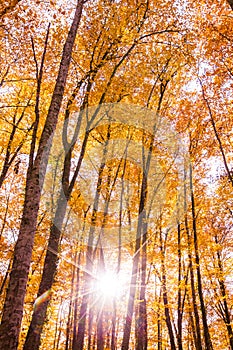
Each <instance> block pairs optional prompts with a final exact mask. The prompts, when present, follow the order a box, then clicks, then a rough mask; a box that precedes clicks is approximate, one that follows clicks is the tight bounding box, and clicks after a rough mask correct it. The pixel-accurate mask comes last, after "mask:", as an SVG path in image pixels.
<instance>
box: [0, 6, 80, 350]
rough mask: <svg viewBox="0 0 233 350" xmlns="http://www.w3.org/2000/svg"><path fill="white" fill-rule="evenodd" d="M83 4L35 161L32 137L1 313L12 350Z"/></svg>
mask: <svg viewBox="0 0 233 350" xmlns="http://www.w3.org/2000/svg"><path fill="white" fill-rule="evenodd" d="M83 4H84V1H78V2H77V7H76V12H75V15H74V20H73V22H72V25H71V29H70V31H69V33H68V36H67V40H66V42H65V45H64V48H63V54H62V59H61V64H60V69H59V73H58V76H57V80H56V85H55V89H54V92H53V96H52V100H51V104H50V108H49V111H48V115H47V118H46V122H45V126H44V129H43V133H42V135H41V138H40V143H39V147H38V151H37V154H36V157H35V160H33V158H34V145H33V142H35V141H34V140H32V149H31V159H30V160H31V161H33V163H31V164H30V166H29V168H28V173H27V184H26V192H25V202H24V211H23V217H22V222H21V227H20V233H19V237H18V241H17V243H16V246H15V250H14V261H13V265H12V271H11V274H10V281H9V286H8V290H7V295H6V300H5V304H4V310H3V316H2V323H1V338H0V344H1V347H2V348H6V347H8V348H9V349H16V348H17V345H18V336H19V331H20V324H21V320H22V315H23V303H24V298H25V293H26V285H27V278H28V272H29V267H30V262H31V254H32V248H33V241H34V235H35V229H36V222H37V214H38V210H39V203H40V195H41V183H40V182H42V183H43V179H44V175H45V171H46V166H47V161H48V153H49V149H50V147H51V140H50V138H51V136H52V133H53V132H54V130H55V128H56V124H57V119H58V114H59V110H60V107H61V103H62V98H63V92H64V88H65V84H66V79H67V75H68V69H69V65H70V61H71V54H72V48H73V44H74V40H75V37H76V33H77V29H78V26H79V23H80V19H81V15H82V9H83ZM36 118H37V116H36ZM34 130H35V135H34V137H36V131H37V129H36V124H35V129H34ZM16 290H17V292H16ZM12 300H14V303H12Z"/></svg>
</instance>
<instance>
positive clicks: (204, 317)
mask: <svg viewBox="0 0 233 350" xmlns="http://www.w3.org/2000/svg"><path fill="white" fill-rule="evenodd" d="M189 174H190V192H191V204H192V222H193V240H194V250H195V262H196V273H197V288H198V294H199V299H200V305H201V314H202V322H203V332H204V339H205V346H206V350H213V346H212V342H211V338H210V334H209V327H208V323H207V314H206V307H205V302H204V296H203V291H202V280H201V268H200V257H199V247H198V237H197V225H196V214H195V200H194V192H193V177H192V165H191V164H190V167H189Z"/></svg>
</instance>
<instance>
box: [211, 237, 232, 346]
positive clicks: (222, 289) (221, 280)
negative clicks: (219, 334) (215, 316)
mask: <svg viewBox="0 0 233 350" xmlns="http://www.w3.org/2000/svg"><path fill="white" fill-rule="evenodd" d="M215 242H216V244H219V242H218V238H217V236H215ZM217 259H218V268H219V272H220V278H218V283H219V287H220V292H221V296H222V299H223V312H224V322H225V324H226V328H227V333H228V337H229V343H230V348H231V350H233V330H232V326H231V316H230V311H229V308H228V304H227V291H226V286H225V282H224V278H223V266H222V261H221V256H220V252H219V250H218V251H217Z"/></svg>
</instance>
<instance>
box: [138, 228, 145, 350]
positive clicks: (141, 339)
mask: <svg viewBox="0 0 233 350" xmlns="http://www.w3.org/2000/svg"><path fill="white" fill-rule="evenodd" d="M146 243H147V223H146V222H144V223H143V235H142V254H141V281H140V282H141V285H140V292H139V308H138V309H139V310H138V327H137V331H138V335H137V338H138V342H137V345H136V350H146V349H147V314H146V267H147V244H146Z"/></svg>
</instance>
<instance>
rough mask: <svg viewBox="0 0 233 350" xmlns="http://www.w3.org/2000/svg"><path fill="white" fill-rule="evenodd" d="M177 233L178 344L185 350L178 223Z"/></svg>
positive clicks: (179, 347)
mask: <svg viewBox="0 0 233 350" xmlns="http://www.w3.org/2000/svg"><path fill="white" fill-rule="evenodd" d="M177 233H178V239H177V240H178V242H177V243H178V252H177V253H178V303H177V343H178V350H183V346H182V316H183V311H182V300H181V298H182V296H181V267H182V263H181V229H180V223H178V226H177Z"/></svg>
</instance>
